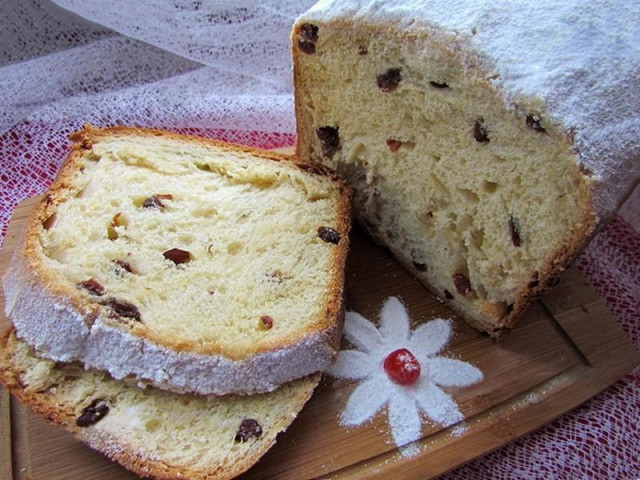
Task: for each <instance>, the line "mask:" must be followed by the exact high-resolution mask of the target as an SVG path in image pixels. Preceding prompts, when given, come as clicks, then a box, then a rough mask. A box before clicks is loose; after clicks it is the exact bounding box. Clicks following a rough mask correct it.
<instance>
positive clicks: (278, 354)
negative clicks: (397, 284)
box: [3, 127, 350, 395]
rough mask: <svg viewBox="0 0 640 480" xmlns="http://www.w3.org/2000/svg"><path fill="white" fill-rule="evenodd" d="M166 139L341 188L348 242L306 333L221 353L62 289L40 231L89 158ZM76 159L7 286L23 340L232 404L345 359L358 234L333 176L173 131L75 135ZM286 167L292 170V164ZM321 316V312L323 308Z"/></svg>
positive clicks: (340, 211)
mask: <svg viewBox="0 0 640 480" xmlns="http://www.w3.org/2000/svg"><path fill="white" fill-rule="evenodd" d="M109 136H133V137H143V136H144V137H162V138H173V139H176V140H179V141H182V142H184V141H187V142H188V143H189V144H191V143H193V144H200V145H204V146H214V147H216V148H218V149H223V150H225V151H229V152H237V151H240V152H244V153H247V154H250V155H253V156H256V157H261V158H263V159H265V160H267V161H272V162H278V163H282V164H284V165H290V166H293V168H296V169H300V170H302V171H304V172H305V175H320V176H324V177H327V178H329V179H331V181H332V182H333V183H334V184H336V185H337V186H338V191H339V193H340V197H339V203H338V208H337V211H336V212H335V218H336V222H337V223H336V228H337V230H338V231H339V232H340V233H341V236H342V240H341V241H340V244H339V245H336V246H335V248H333V250H332V253H331V255H332V257H331V269H330V271H331V276H330V278H328V279H327V295H326V298H325V299H324V301H325V305H324V308H322V309H319V311H320V312H321V313H320V314H319V318H317V319H316V320H315V321H314V322H313V323H312V324H311V325H310V326H309V327H308V328H307V329H306V331H300V332H296V334H295V335H291V336H290V337H289V338H286V339H284V340H280V342H271V343H265V344H263V345H262V346H261V347H260V349H257V348H256V349H255V350H254V351H251V352H246V351H234V350H232V349H229V348H226V349H225V350H224V352H223V351H221V349H220V348H219V347H217V346H216V345H215V344H213V345H212V344H205V345H194V344H188V343H185V342H184V341H181V339H180V338H167V337H166V336H165V337H162V336H160V335H154V333H153V332H149V331H147V329H145V328H144V327H142V326H141V325H138V324H136V322H129V323H123V322H121V321H118V320H114V319H113V318H112V316H110V315H109V314H108V312H107V311H105V309H104V308H102V307H101V306H100V305H99V304H97V303H95V302H87V300H86V299H85V298H83V297H82V295H81V294H80V293H79V292H78V291H77V289H74V288H70V287H69V286H65V285H63V284H61V283H60V282H59V281H58V279H57V278H56V276H55V275H53V274H52V273H51V272H50V271H49V270H48V269H47V268H46V266H45V265H43V262H42V256H43V253H42V246H41V243H40V240H39V232H41V231H42V228H43V226H42V224H43V222H45V221H46V220H47V219H48V218H49V217H50V216H51V215H52V213H53V212H55V211H56V206H57V204H58V203H60V202H63V201H64V195H65V192H66V189H67V188H68V187H69V186H70V185H72V184H73V181H74V174H75V173H76V171H77V169H78V165H79V163H78V162H79V158H81V157H82V155H85V154H86V152H87V150H90V149H91V148H92V146H93V145H94V144H96V143H99V142H100V139H101V138H103V137H109ZM72 139H73V140H74V141H75V143H74V145H73V147H72V153H71V155H70V157H69V159H68V160H67V161H66V163H65V164H64V165H63V167H62V170H61V172H60V175H59V176H58V178H57V179H56V180H55V182H54V183H53V185H52V186H51V188H50V190H49V191H48V192H47V194H46V195H45V197H44V199H43V201H42V202H41V203H40V204H39V206H38V207H36V208H35V209H34V211H33V212H32V214H31V215H30V217H29V220H28V224H27V229H26V232H25V236H24V239H23V243H22V244H21V245H20V246H19V247H18V249H17V250H16V253H15V255H14V259H13V261H12V264H11V266H10V268H9V270H8V271H7V273H6V275H5V277H4V279H3V284H4V289H5V294H6V299H7V301H6V306H5V313H6V315H7V316H8V317H9V318H10V319H11V320H12V322H13V324H14V325H15V327H16V329H17V335H18V336H19V338H21V339H23V340H25V341H26V342H27V343H29V344H30V345H32V346H34V347H35V348H36V349H37V350H38V352H40V353H41V354H42V355H44V356H46V357H48V358H51V359H54V360H57V361H65V362H67V361H72V360H79V361H81V362H83V363H84V364H85V365H86V366H87V367H88V368H97V369H103V370H107V371H109V372H110V373H111V375H113V377H114V378H116V379H121V378H125V377H128V376H134V377H136V378H137V379H138V380H139V381H140V382H143V383H149V384H151V385H153V386H156V387H159V388H165V389H170V390H173V391H177V392H197V393H200V394H215V395H224V394H229V393H236V394H251V393H256V392H268V391H272V390H274V389H276V388H277V387H278V386H279V385H280V384H282V383H284V382H287V381H290V380H292V379H295V378H299V377H302V376H306V375H309V374H311V373H314V372H318V371H322V370H324V369H325V368H326V367H327V366H328V365H329V364H330V363H331V362H332V361H333V359H334V358H335V355H336V353H337V349H338V345H339V337H340V334H341V330H342V323H341V321H342V320H341V319H342V315H341V312H342V298H343V288H344V266H345V262H346V255H347V251H348V233H349V229H350V189H349V188H348V187H346V186H344V185H343V184H342V182H341V180H340V179H339V178H338V177H337V176H336V175H335V174H334V173H333V172H332V171H331V170H329V169H327V168H325V167H322V166H317V165H309V164H305V163H302V162H296V161H295V160H294V159H292V158H290V157H287V156H284V155H278V154H273V153H269V152H263V151H259V150H255V149H251V148H247V147H242V146H236V145H229V144H222V143H219V142H215V141H211V140H206V139H201V138H196V137H184V136H180V135H176V134H173V133H170V132H164V131H156V130H145V129H129V128H124V127H117V128H109V129H103V130H99V129H95V128H93V127H86V128H85V130H83V131H81V132H78V133H76V134H74V135H73V136H72ZM285 162H286V163H285ZM314 307H315V306H314Z"/></svg>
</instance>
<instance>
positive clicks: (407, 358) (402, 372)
mask: <svg viewBox="0 0 640 480" xmlns="http://www.w3.org/2000/svg"><path fill="white" fill-rule="evenodd" d="M384 371H385V372H387V375H389V377H390V378H391V380H393V381H394V382H396V383H399V384H400V385H411V384H412V383H414V382H415V381H416V380H418V377H419V376H420V363H419V362H418V359H417V358H416V357H415V356H414V355H413V353H411V352H410V351H409V350H407V349H406V348H399V349H398V350H394V351H393V352H391V353H390V354H389V355H387V358H385V360H384Z"/></svg>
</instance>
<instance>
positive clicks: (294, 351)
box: [4, 127, 350, 395]
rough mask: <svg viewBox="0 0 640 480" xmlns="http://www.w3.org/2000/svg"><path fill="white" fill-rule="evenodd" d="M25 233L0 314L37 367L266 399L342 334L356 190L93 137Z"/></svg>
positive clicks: (123, 139)
mask: <svg viewBox="0 0 640 480" xmlns="http://www.w3.org/2000/svg"><path fill="white" fill-rule="evenodd" d="M73 140H74V141H75V143H74V145H73V148H72V152H71V155H70V157H69V159H68V160H67V161H66V163H65V164H64V165H63V167H62V170H61V172H60V174H59V176H58V178H57V179H56V180H55V181H54V183H53V185H52V186H51V188H50V190H49V191H48V192H47V193H46V195H44V198H43V200H42V201H41V203H40V205H39V206H38V207H37V208H35V210H34V211H33V212H32V214H31V216H30V218H29V219H28V225H27V229H26V233H25V236H24V241H23V243H22V245H21V246H20V247H19V248H18V250H17V251H16V253H15V256H14V258H13V260H12V264H11V266H10V268H9V270H8V271H7V274H6V275H5V277H4V289H5V296H6V306H5V312H6V315H7V317H9V318H10V319H11V321H12V322H13V324H14V325H15V328H16V330H17V335H18V337H19V338H20V339H23V340H24V341H25V342H27V343H28V344H29V345H31V346H33V347H34V348H35V349H36V350H37V351H38V353H39V354H41V355H43V356H45V357H46V358H49V359H52V360H57V361H63V362H69V361H75V360H77V361H80V362H82V363H83V364H84V365H85V366H87V367H88V368H96V369H102V370H106V371H108V372H109V373H110V374H111V375H112V376H113V377H114V378H116V379H122V378H125V377H128V378H135V379H137V380H138V381H139V382H140V383H141V384H151V385H153V386H156V387H160V388H164V389H169V390H173V391H176V392H197V393H201V394H215V395H223V394H230V393H237V394H251V393H256V392H266V391H272V390H274V389H275V388H277V387H278V385H280V384H282V383H284V382H287V381H290V380H292V379H295V378H299V377H303V376H306V375H309V374H311V373H314V372H318V371H321V370H323V369H324V368H326V367H327V366H328V365H329V364H330V363H331V362H332V361H333V359H334V357H335V355H336V352H337V349H338V347H339V344H338V341H339V336H340V334H341V319H342V314H341V312H342V298H343V284H344V265H345V258H346V254H347V249H348V240H349V239H348V234H349V228H350V211H349V208H350V198H349V195H350V190H349V188H348V187H345V185H344V184H343V183H342V181H341V180H340V179H339V178H338V177H337V176H336V175H335V174H334V173H332V172H331V171H330V170H329V169H327V168H326V167H323V166H320V165H311V164H307V163H301V162H297V161H295V160H293V159H291V158H289V157H285V156H281V155H277V154H271V153H265V152H262V151H258V150H253V149H249V148H244V147H240V146H233V145H227V144H222V143H218V142H214V141H209V140H205V139H200V138H196V137H188V136H179V135H175V134H171V133H168V132H161V131H153V130H143V129H132V128H108V129H103V130H100V129H95V128H91V127H88V128H86V129H85V130H84V131H81V132H79V133H77V134H75V135H74V136H73Z"/></svg>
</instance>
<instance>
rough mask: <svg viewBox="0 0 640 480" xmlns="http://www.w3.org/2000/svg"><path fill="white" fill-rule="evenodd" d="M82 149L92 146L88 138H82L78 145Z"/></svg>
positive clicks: (88, 148) (89, 148)
mask: <svg viewBox="0 0 640 480" xmlns="http://www.w3.org/2000/svg"><path fill="white" fill-rule="evenodd" d="M80 146H81V147H82V148H83V149H84V150H91V149H92V148H93V142H92V141H91V139H89V138H85V139H84V140H82V144H81V145H80Z"/></svg>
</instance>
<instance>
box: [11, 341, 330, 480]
mask: <svg viewBox="0 0 640 480" xmlns="http://www.w3.org/2000/svg"><path fill="white" fill-rule="evenodd" d="M34 372H37V373H34ZM79 372H81V373H79ZM319 380H320V374H315V375H313V376H311V377H308V378H303V379H300V380H296V381H295V382H293V383H290V384H287V385H286V386H284V387H283V389H281V390H279V391H278V392H275V393H270V394H262V395H258V396H252V397H233V396H231V397H223V398H213V397H208V398H207V397H198V396H194V395H185V396H183V395H180V394H175V393H171V392H164V391H160V390H156V391H149V390H147V391H144V392H143V390H140V389H139V388H138V387H136V386H134V385H131V384H126V383H124V382H122V381H116V380H113V379H111V378H109V377H108V375H106V374H104V373H101V372H96V371H91V370H89V371H81V370H79V368H78V366H74V365H73V364H68V365H62V364H54V363H53V362H51V361H48V360H43V359H39V358H38V357H36V356H35V355H34V354H33V351H32V350H31V349H29V347H28V346H27V345H26V344H24V343H23V342H21V341H20V340H18V339H17V338H16V337H15V332H14V330H13V329H7V331H5V332H4V334H3V335H2V337H1V338H0V381H1V382H2V383H4V384H5V385H6V387H7V388H8V389H9V391H10V392H11V393H12V394H13V395H15V396H16V397H17V398H18V399H19V400H20V401H22V402H23V403H25V404H26V405H27V406H28V407H29V408H30V409H31V410H33V411H34V412H35V413H36V414H38V415H41V416H43V417H45V418H46V419H48V420H49V421H50V422H52V423H53V424H54V425H57V426H61V427H63V428H65V429H66V430H68V431H69V432H71V433H72V434H73V435H74V436H75V437H76V438H78V439H79V440H81V441H82V442H84V443H86V444H87V445H89V446H90V447H91V448H93V449H95V450H97V451H99V452H101V453H102V454H104V455H106V456H107V457H109V458H110V459H112V460H114V461H116V462H118V463H120V464H121V465H122V466H124V467H125V468H126V469H128V470H131V471H132V472H135V473H136V474H138V475H141V476H145V477H147V476H149V477H153V478H158V479H173V478H190V479H193V480H222V479H230V478H234V477H235V476H237V475H239V474H241V473H242V472H244V471H246V470H248V469H249V468H250V467H251V466H252V465H254V464H255V463H256V462H257V461H258V459H259V458H260V457H261V456H262V455H264V453H265V452H266V451H267V450H268V449H269V448H271V446H272V445H273V444H274V443H275V441H276V435H278V434H279V433H280V432H282V431H284V430H286V428H287V427H288V426H289V424H290V423H291V422H292V421H293V420H294V418H295V417H296V415H297V413H298V412H299V411H300V410H301V409H302V407H303V406H304V404H305V403H306V402H307V400H308V399H309V398H310V397H311V394H312V393H313V391H314V389H315V387H316V386H317V384H318V382H319ZM181 397H184V398H181ZM94 398H101V399H106V400H107V403H108V405H109V408H110V410H109V412H108V413H107V415H105V417H104V418H103V419H102V420H100V421H98V422H97V423H95V424H93V425H89V426H87V427H79V426H78V425H77V424H76V419H77V418H78V416H79V414H80V413H81V412H82V409H83V408H84V407H86V405H88V404H90V402H91V401H92V400H93V399H94ZM187 405H188V406H187ZM165 408H173V409H179V410H180V416H179V418H181V419H182V421H183V422H185V424H184V425H181V424H171V425H163V426H162V428H161V429H153V428H152V429H151V431H149V429H148V428H147V427H146V426H145V422H144V421H138V420H139V419H137V418H135V415H136V414H140V415H144V418H145V419H149V418H150V419H151V421H153V420H154V419H156V418H157V419H158V421H159V420H160V419H162V418H163V417H162V415H163V414H164V412H163V409H165ZM216 411H224V412H226V413H225V419H226V420H228V422H229V423H231V424H232V425H233V426H232V429H233V428H236V424H237V423H238V422H239V421H241V420H242V419H243V418H245V416H249V417H250V418H255V419H257V420H259V423H260V425H261V427H262V434H261V436H260V437H259V438H257V439H253V438H252V439H249V440H248V441H247V442H245V443H237V442H236V444H235V445H234V446H233V448H231V447H230V446H229V445H228V443H234V440H233V433H234V432H233V430H231V431H223V429H222V428H221V429H220V430H219V431H216V430H215V429H211V430H210V431H208V432H207V434H208V435H207V438H206V439H201V441H202V440H204V441H205V444H204V445H203V446H199V443H198V441H192V440H194V439H193V438H192V437H191V436H190V437H189V438H188V442H187V443H189V444H191V445H190V448H191V449H192V454H191V455H192V456H191V458H189V457H188V456H185V455H180V453H179V452H180V451H181V448H182V444H181V442H180V441H179V438H181V437H180V434H178V433H176V432H179V431H184V432H187V433H186V435H189V433H188V432H189V431H190V425H189V423H188V422H190V421H193V422H201V423H202V422H206V421H207V419H208V418H209V417H210V416H211V415H213V414H214V413H213V412H216ZM132 415H133V416H132ZM127 418H128V419H129V420H130V421H123V419H127ZM172 418H178V417H172ZM214 424H215V422H212V425H214ZM169 437H171V440H170V441H169ZM163 443H164V444H169V445H174V450H171V449H169V451H167V452H165V453H164V454H162V453H160V454H159V451H158V449H157V446H158V445H159V444H160V445H162V444H163ZM176 457H177V458H178V460H176Z"/></svg>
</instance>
